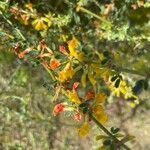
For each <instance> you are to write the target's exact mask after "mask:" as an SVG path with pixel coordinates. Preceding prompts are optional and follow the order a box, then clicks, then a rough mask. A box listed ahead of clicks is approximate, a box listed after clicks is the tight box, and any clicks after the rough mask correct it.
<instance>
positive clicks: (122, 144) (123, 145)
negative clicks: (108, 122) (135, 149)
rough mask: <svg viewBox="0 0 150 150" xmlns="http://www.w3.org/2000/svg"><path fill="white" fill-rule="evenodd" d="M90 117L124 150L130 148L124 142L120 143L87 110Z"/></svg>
mask: <svg viewBox="0 0 150 150" xmlns="http://www.w3.org/2000/svg"><path fill="white" fill-rule="evenodd" d="M89 116H90V118H91V119H92V120H93V121H94V122H95V123H96V124H97V125H98V127H99V128H101V129H102V130H103V131H104V132H105V133H106V134H107V135H108V136H109V137H111V138H112V139H113V140H114V141H116V143H118V144H119V145H120V146H122V147H123V148H124V149H126V150H131V149H130V148H129V147H127V146H126V145H125V144H124V143H122V142H121V141H120V140H118V139H117V138H116V137H115V136H114V135H113V134H111V132H109V131H108V130H107V129H106V128H105V127H104V126H103V125H102V124H101V123H100V122H99V121H98V120H97V119H96V118H95V116H94V115H93V114H92V113H91V112H89Z"/></svg>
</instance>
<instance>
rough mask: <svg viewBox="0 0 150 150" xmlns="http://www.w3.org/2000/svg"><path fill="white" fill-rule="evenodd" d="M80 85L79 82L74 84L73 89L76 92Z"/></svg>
mask: <svg viewBox="0 0 150 150" xmlns="http://www.w3.org/2000/svg"><path fill="white" fill-rule="evenodd" d="M79 84H80V83H79V82H74V83H73V88H72V89H73V90H76V89H77V88H78V86H79Z"/></svg>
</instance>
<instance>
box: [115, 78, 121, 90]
mask: <svg viewBox="0 0 150 150" xmlns="http://www.w3.org/2000/svg"><path fill="white" fill-rule="evenodd" d="M119 84H120V79H117V80H116V82H115V87H116V88H118V87H119Z"/></svg>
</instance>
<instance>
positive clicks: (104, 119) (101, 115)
mask: <svg viewBox="0 0 150 150" xmlns="http://www.w3.org/2000/svg"><path fill="white" fill-rule="evenodd" d="M95 116H96V119H97V120H98V121H99V122H100V123H101V124H104V123H106V122H107V121H108V116H107V114H106V113H104V112H103V113H99V114H95Z"/></svg>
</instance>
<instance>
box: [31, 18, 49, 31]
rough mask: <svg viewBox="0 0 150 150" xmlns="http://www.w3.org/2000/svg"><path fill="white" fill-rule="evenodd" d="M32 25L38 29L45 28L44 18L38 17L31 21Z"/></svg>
mask: <svg viewBox="0 0 150 150" xmlns="http://www.w3.org/2000/svg"><path fill="white" fill-rule="evenodd" d="M32 25H33V26H34V27H35V30H37V31H40V30H44V29H47V25H46V24H45V23H44V18H43V17H41V18H38V19H36V20H34V21H33V22H32Z"/></svg>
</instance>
